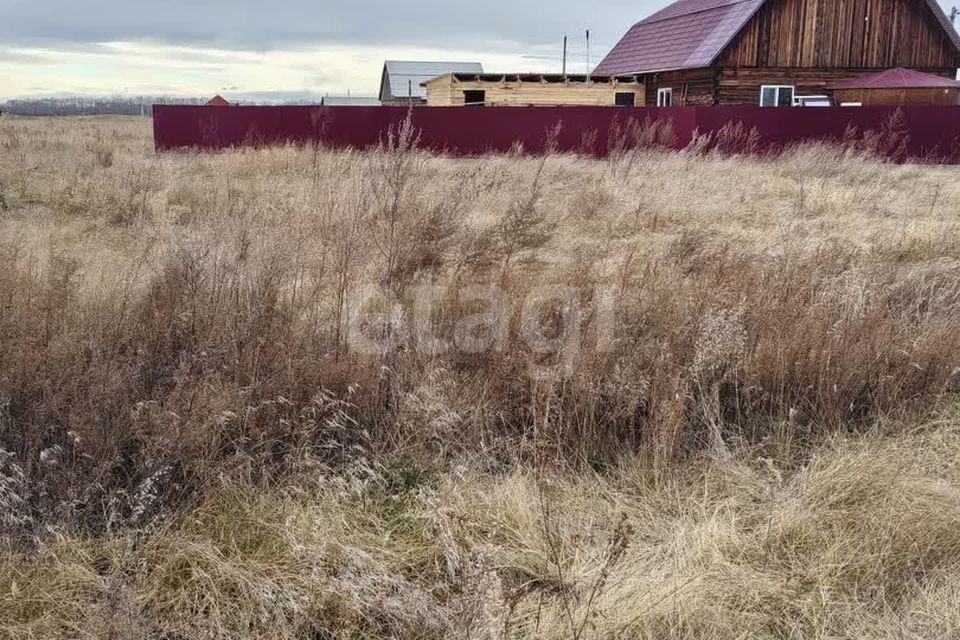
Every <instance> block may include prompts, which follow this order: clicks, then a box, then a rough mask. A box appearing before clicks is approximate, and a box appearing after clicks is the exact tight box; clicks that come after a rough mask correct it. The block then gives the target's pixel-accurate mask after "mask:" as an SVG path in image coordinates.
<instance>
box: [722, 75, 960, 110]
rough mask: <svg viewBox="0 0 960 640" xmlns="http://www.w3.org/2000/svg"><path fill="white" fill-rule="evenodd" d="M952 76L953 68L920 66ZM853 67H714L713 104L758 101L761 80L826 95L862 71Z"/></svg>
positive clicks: (799, 92) (799, 91) (805, 93)
mask: <svg viewBox="0 0 960 640" xmlns="http://www.w3.org/2000/svg"><path fill="white" fill-rule="evenodd" d="M920 71H925V72H927V73H933V74H936V75H942V76H943V77H945V78H953V74H954V73H955V72H956V71H955V69H953V68H939V69H920ZM863 73H864V72H863V70H856V69H798V68H761V69H756V68H753V69H751V68H744V67H741V68H735V67H728V68H724V69H719V70H718V76H717V102H716V103H717V104H721V105H755V106H756V105H759V103H760V87H761V85H765V84H778V85H793V86H794V91H795V94H796V95H798V96H809V95H829V94H830V93H831V92H830V91H828V90H827V87H828V86H830V85H832V84H834V83H835V82H837V81H838V80H845V79H847V78H852V77H854V76H858V75H863Z"/></svg>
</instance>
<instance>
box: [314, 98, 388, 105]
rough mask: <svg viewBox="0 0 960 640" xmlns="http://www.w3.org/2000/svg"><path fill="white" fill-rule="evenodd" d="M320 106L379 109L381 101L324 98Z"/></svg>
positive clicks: (377, 99)
mask: <svg viewBox="0 0 960 640" xmlns="http://www.w3.org/2000/svg"><path fill="white" fill-rule="evenodd" d="M320 104H321V105H323V106H326V107H379V106H380V100H379V98H376V97H370V98H368V97H366V96H349V97H348V96H324V97H323V99H321V100H320Z"/></svg>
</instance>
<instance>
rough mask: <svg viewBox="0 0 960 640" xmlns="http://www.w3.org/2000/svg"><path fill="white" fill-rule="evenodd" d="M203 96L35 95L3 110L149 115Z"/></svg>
mask: <svg viewBox="0 0 960 640" xmlns="http://www.w3.org/2000/svg"><path fill="white" fill-rule="evenodd" d="M204 102H206V100H202V99H200V98H168V97H149V96H140V97H135V98H36V99H26V100H9V101H7V102H4V103H0V112H2V113H4V114H11V115H20V116H100V115H122V116H141V115H142V116H148V115H150V109H151V105H154V104H203V103H204Z"/></svg>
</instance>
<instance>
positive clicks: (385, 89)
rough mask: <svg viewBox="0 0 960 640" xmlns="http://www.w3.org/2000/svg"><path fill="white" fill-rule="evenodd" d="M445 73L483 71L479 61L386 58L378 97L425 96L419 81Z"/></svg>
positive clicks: (385, 98)
mask: <svg viewBox="0 0 960 640" xmlns="http://www.w3.org/2000/svg"><path fill="white" fill-rule="evenodd" d="M445 73H483V65H481V64H480V63H479V62H433V61H404V60H387V61H386V62H385V63H384V65H383V75H382V77H381V79H380V99H381V100H388V99H390V98H406V97H408V96H410V95H412V96H413V97H414V98H426V97H427V90H426V88H425V87H422V86H420V83H421V82H424V81H426V80H430V79H432V78H436V77H437V76H441V75H443V74H445Z"/></svg>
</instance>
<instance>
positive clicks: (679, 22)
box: [594, 0, 960, 107]
mask: <svg viewBox="0 0 960 640" xmlns="http://www.w3.org/2000/svg"><path fill="white" fill-rule="evenodd" d="M958 66H960V37H958V35H957V33H956V31H954V29H953V26H952V25H951V24H950V21H949V19H948V18H947V17H946V15H944V13H943V10H942V9H941V8H940V6H939V4H938V3H937V0H679V2H675V3H674V4H672V5H670V6H668V7H666V8H664V9H662V10H661V11H658V12H657V13H655V14H653V15H652V16H650V17H649V18H647V19H645V20H643V21H642V22H639V23H637V24H636V25H634V26H633V27H632V28H631V29H630V30H629V31H628V32H627V34H626V35H624V36H623V38H622V39H621V40H620V42H619V43H618V44H617V45H616V46H615V47H614V48H613V49H612V50H611V51H610V53H609V54H608V55H607V57H606V58H604V60H603V61H602V62H601V63H600V64H599V65H598V66H597V67H596V69H595V70H594V73H596V74H598V75H635V76H638V77H640V79H641V81H642V82H643V83H644V84H645V85H646V105H647V106H692V105H760V106H764V107H766V106H770V107H773V106H795V105H804V104H824V103H826V104H830V103H831V102H832V101H833V97H832V89H831V87H832V86H833V85H835V84H837V83H838V82H840V81H843V80H846V79H849V78H853V77H857V76H862V75H864V74H867V73H870V72H876V71H880V70H886V69H891V68H895V67H904V68H907V69H911V70H916V71H921V72H925V73H929V74H933V75H936V76H940V77H944V78H949V79H953V78H954V77H955V74H956V72H957V67H958ZM891 95H892V94H891ZM916 95H920V94H916ZM931 95H932V94H931ZM882 96H883V94H875V95H874V98H875V99H876V100H882V99H883V98H882ZM879 103H880V102H877V101H874V102H873V104H879Z"/></svg>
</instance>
